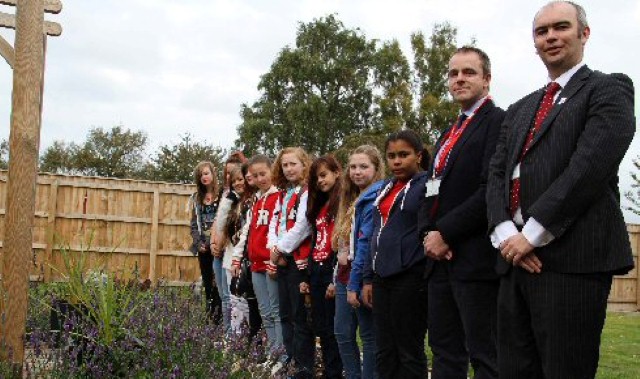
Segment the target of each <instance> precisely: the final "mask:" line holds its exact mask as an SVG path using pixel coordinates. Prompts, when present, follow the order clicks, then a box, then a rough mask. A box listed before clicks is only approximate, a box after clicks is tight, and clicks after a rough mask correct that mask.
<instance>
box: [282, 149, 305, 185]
mask: <svg viewBox="0 0 640 379" xmlns="http://www.w3.org/2000/svg"><path fill="white" fill-rule="evenodd" d="M280 165H281V167H282V172H283V173H284V177H285V178H287V181H288V182H289V183H291V184H298V183H300V181H302V173H303V172H304V165H303V164H302V161H301V160H300V159H299V158H298V156H297V155H296V154H295V153H287V154H283V155H282V160H281V163H280Z"/></svg>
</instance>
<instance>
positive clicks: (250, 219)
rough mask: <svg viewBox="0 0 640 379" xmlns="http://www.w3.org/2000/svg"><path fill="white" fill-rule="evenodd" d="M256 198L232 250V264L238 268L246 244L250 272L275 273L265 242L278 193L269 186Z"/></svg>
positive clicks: (273, 187)
mask: <svg viewBox="0 0 640 379" xmlns="http://www.w3.org/2000/svg"><path fill="white" fill-rule="evenodd" d="M256 197H257V199H256V201H255V202H254V203H253V206H252V207H251V209H250V210H249V211H248V213H249V214H248V215H247V222H246V223H245V225H244V228H243V229H242V234H241V237H240V240H239V241H238V244H237V245H236V246H235V248H234V252H233V263H232V264H233V265H234V266H240V262H241V261H242V253H243V251H244V244H245V242H246V243H247V244H248V245H247V252H248V255H249V260H250V261H251V271H253V272H265V271H272V272H275V271H276V267H275V265H273V264H272V263H271V257H270V246H267V242H268V240H269V226H270V224H269V223H270V221H271V219H272V218H273V216H274V214H275V212H276V210H277V206H278V202H279V200H280V197H279V192H278V189H277V188H276V187H275V186H271V188H269V190H268V191H266V192H265V193H258V194H257V195H256Z"/></svg>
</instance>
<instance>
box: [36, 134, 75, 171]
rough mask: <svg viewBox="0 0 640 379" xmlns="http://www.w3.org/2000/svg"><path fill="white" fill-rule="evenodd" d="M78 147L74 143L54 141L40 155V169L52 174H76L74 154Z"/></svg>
mask: <svg viewBox="0 0 640 379" xmlns="http://www.w3.org/2000/svg"><path fill="white" fill-rule="evenodd" d="M79 150H80V147H79V146H78V145H76V144H75V143H73V142H71V143H66V142H63V141H54V142H53V144H52V145H51V146H49V147H48V148H47V149H46V150H45V151H44V153H43V154H42V156H41V157H40V168H39V170H40V171H43V172H51V173H54V174H76V173H78V169H77V167H76V156H77V154H78V151H79Z"/></svg>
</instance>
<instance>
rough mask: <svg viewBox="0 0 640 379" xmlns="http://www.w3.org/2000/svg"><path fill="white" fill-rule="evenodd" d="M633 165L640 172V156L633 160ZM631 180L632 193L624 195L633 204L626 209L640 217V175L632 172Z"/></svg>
mask: <svg viewBox="0 0 640 379" xmlns="http://www.w3.org/2000/svg"><path fill="white" fill-rule="evenodd" d="M633 165H634V166H635V168H636V170H638V171H640V155H638V156H636V159H634V160H633ZM631 179H633V183H632V184H631V191H628V192H626V193H625V194H624V196H625V197H626V198H627V200H629V202H631V205H630V206H628V207H625V209H626V210H629V211H631V212H633V213H635V214H637V215H639V216H640V175H639V174H638V173H636V172H632V173H631Z"/></svg>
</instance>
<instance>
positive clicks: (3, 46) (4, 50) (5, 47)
mask: <svg viewBox="0 0 640 379" xmlns="http://www.w3.org/2000/svg"><path fill="white" fill-rule="evenodd" d="M0 55H2V57H3V58H4V60H5V61H7V63H8V64H9V67H11V68H12V69H13V60H14V58H15V53H14V51H13V46H11V44H10V43H9V42H7V40H6V39H4V37H3V36H0Z"/></svg>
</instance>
